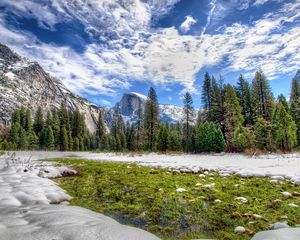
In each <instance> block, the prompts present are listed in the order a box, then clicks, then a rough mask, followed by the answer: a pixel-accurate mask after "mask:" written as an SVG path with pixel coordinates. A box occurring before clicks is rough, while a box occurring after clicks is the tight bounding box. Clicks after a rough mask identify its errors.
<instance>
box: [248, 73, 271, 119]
mask: <svg viewBox="0 0 300 240" xmlns="http://www.w3.org/2000/svg"><path fill="white" fill-rule="evenodd" d="M252 92H253V111H254V114H255V116H256V118H258V117H263V118H264V119H266V120H268V121H270V120H271V118H272V111H273V95H272V92H271V88H270V86H269V83H268V80H267V78H266V76H265V75H264V73H263V72H262V71H261V70H260V71H257V72H256V74H255V78H254V79H253V82H252Z"/></svg>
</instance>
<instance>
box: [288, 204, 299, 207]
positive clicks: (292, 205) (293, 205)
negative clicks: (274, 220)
mask: <svg viewBox="0 0 300 240" xmlns="http://www.w3.org/2000/svg"><path fill="white" fill-rule="evenodd" d="M288 206H290V207H295V208H298V207H299V205H297V204H295V203H289V204H288Z"/></svg>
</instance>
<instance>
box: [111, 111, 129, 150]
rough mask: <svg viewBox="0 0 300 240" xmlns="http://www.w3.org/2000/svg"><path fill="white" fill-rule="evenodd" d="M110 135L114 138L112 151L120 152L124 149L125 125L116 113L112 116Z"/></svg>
mask: <svg viewBox="0 0 300 240" xmlns="http://www.w3.org/2000/svg"><path fill="white" fill-rule="evenodd" d="M111 134H112V136H113V137H114V140H115V144H114V150H116V151H120V150H123V149H126V135H125V124H124V121H123V118H122V117H121V115H120V114H119V113H118V112H117V111H116V112H115V114H114V118H113V122H112V127H111Z"/></svg>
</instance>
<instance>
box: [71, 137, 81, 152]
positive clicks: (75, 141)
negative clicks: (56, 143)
mask: <svg viewBox="0 0 300 240" xmlns="http://www.w3.org/2000/svg"><path fill="white" fill-rule="evenodd" d="M79 148H80V144H79V139H78V137H75V138H74V141H73V148H72V149H73V151H79Z"/></svg>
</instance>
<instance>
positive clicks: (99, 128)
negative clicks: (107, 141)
mask: <svg viewBox="0 0 300 240" xmlns="http://www.w3.org/2000/svg"><path fill="white" fill-rule="evenodd" d="M96 133H97V136H98V137H99V139H102V137H103V136H104V135H105V134H106V128H105V123H104V119H103V115H102V111H99V114H98V121H97V132H96Z"/></svg>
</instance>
